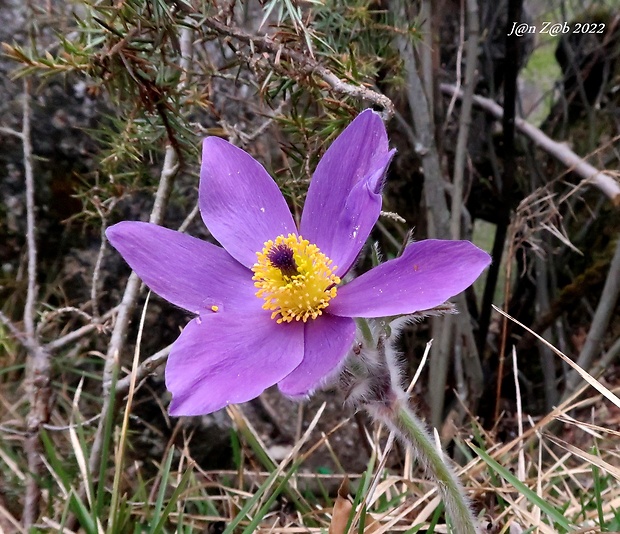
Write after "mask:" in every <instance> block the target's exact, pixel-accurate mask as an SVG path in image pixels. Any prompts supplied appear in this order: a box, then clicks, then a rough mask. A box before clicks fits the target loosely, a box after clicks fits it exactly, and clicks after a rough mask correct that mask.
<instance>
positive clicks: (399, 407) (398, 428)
mask: <svg viewBox="0 0 620 534" xmlns="http://www.w3.org/2000/svg"><path fill="white" fill-rule="evenodd" d="M404 324H406V322H398V321H392V322H391V323H390V324H389V325H388V322H387V321H386V320H383V321H381V320H380V321H376V322H373V323H372V324H369V323H368V322H367V321H366V320H364V319H358V320H357V326H358V340H357V342H356V345H355V346H354V348H353V350H352V353H351V357H350V359H349V362H348V365H347V366H346V368H345V369H344V370H343V372H342V373H341V376H340V385H341V386H342V387H343V389H344V390H345V392H346V398H347V400H348V401H349V402H350V403H352V404H353V405H354V406H357V407H363V408H365V409H366V411H367V412H368V413H369V415H370V416H371V417H372V418H373V419H375V420H376V421H377V422H380V423H383V424H384V425H385V426H387V427H388V428H389V429H390V430H391V431H392V432H394V433H395V434H396V435H397V436H398V437H399V438H400V439H401V440H402V441H403V443H404V444H405V445H407V446H410V447H411V448H412V450H413V452H414V454H415V455H416V457H417V459H418V461H419V462H420V464H421V465H422V467H423V468H424V471H425V472H426V474H427V476H428V477H429V478H430V479H431V480H433V481H434V482H436V483H437V486H438V487H439V491H440V493H441V496H442V498H443V502H444V505H445V508H446V513H447V515H448V517H449V518H450V520H451V522H452V532H454V533H455V534H477V532H478V530H477V528H476V520H475V518H474V516H473V514H472V512H471V508H470V506H469V503H468V500H467V497H466V496H465V493H464V490H463V487H462V486H461V484H460V482H459V480H458V478H457V477H456V475H455V474H454V472H453V471H452V469H451V468H450V466H449V465H448V464H447V463H446V462H445V461H444V459H443V455H442V453H441V450H439V449H438V448H437V447H436V446H435V444H434V442H433V440H432V438H431V437H430V435H429V433H428V431H427V430H426V425H425V424H424V422H423V421H422V420H421V419H420V418H419V417H418V416H417V415H416V414H415V413H414V412H413V410H411V408H409V405H408V397H407V393H406V392H405V391H404V390H403V389H402V388H401V387H400V383H401V378H402V371H401V369H400V365H399V364H398V359H397V357H396V356H395V354H394V351H393V349H392V347H391V344H390V343H389V341H388V336H389V334H392V335H394V336H395V337H396V336H397V335H398V330H399V328H400V327H402V325H404Z"/></svg>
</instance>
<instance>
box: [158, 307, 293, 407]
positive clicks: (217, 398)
mask: <svg viewBox="0 0 620 534" xmlns="http://www.w3.org/2000/svg"><path fill="white" fill-rule="evenodd" d="M303 344H304V339H303V324H302V323H298V322H293V323H287V324H277V323H276V321H274V320H272V319H271V318H270V314H269V313H256V314H251V315H242V316H236V315H231V314H219V313H214V314H212V315H207V316H206V317H205V318H204V319H202V320H201V319H200V318H196V319H194V320H193V321H191V322H190V323H189V324H188V325H187V326H186V327H185V329H184V330H183V332H182V333H181V336H180V337H179V339H177V340H176V341H175V343H174V345H173V347H172V350H171V352H170V356H169V357H168V363H167V366H166V387H167V388H168V390H169V391H170V392H171V393H172V402H171V404H170V408H169V411H170V415H175V416H180V415H202V414H207V413H211V412H214V411H216V410H219V409H220V408H223V407H224V406H227V405H228V404H234V403H239V402H246V401H248V400H251V399H253V398H255V397H257V396H258V395H260V394H261V393H262V392H263V391H264V390H265V389H267V388H268V387H269V386H272V385H273V384H275V383H277V382H278V381H279V380H281V379H282V378H284V377H285V376H286V375H287V374H289V373H290V372H291V371H292V370H293V369H295V367H297V366H298V365H299V363H300V362H301V360H302V357H303V349H304V345H303Z"/></svg>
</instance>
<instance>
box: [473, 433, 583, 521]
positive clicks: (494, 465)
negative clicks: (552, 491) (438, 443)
mask: <svg viewBox="0 0 620 534" xmlns="http://www.w3.org/2000/svg"><path fill="white" fill-rule="evenodd" d="M469 446H470V447H471V448H472V449H473V450H474V451H475V452H476V454H477V455H478V456H479V457H480V458H482V459H483V460H484V462H485V463H486V464H487V465H488V466H489V467H490V468H491V469H493V471H495V472H496V473H497V474H498V475H500V476H501V477H502V478H503V479H504V480H506V481H507V482H508V483H510V484H512V485H513V486H514V487H515V488H516V489H517V490H518V491H519V493H521V494H522V495H524V496H525V498H526V499H527V500H528V501H530V502H531V503H532V504H534V505H535V506H538V508H540V509H541V510H542V511H543V512H544V513H545V514H547V515H548V516H549V517H550V518H551V519H553V521H555V522H556V523H557V524H558V525H560V526H561V527H562V528H564V529H565V530H567V531H570V530H571V529H572V528H573V527H572V525H571V524H570V522H569V521H568V520H567V519H566V518H565V517H564V514H563V513H562V512H560V511H559V510H558V509H556V508H555V507H554V506H552V505H551V504H549V503H548V502H547V501H545V499H543V498H542V497H539V496H538V494H537V493H536V492H534V491H532V490H531V489H530V488H528V487H527V486H526V485H525V484H524V483H523V482H521V481H520V480H519V479H518V478H517V477H516V476H514V475H513V474H512V473H511V472H510V471H509V470H508V469H506V468H505V467H504V466H502V465H500V464H499V463H498V462H497V461H495V460H494V459H493V458H491V456H490V455H489V454H487V453H486V452H485V451H483V450H482V449H480V448H478V447H476V446H475V445H473V444H470V445H469Z"/></svg>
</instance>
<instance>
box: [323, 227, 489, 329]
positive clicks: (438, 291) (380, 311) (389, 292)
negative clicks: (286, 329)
mask: <svg viewBox="0 0 620 534" xmlns="http://www.w3.org/2000/svg"><path fill="white" fill-rule="evenodd" d="M490 263H491V257H490V256H489V255H488V254H487V253H486V252H484V251H482V250H480V249H479V248H478V247H476V246H475V245H473V244H472V243H470V242H469V241H440V240H436V239H428V240H426V241H420V242H418V243H412V244H411V245H409V246H408V247H407V248H406V249H405V252H404V253H403V255H402V256H400V257H399V258H396V259H393V260H390V261H388V262H386V263H383V264H381V265H379V266H378V267H375V268H374V269H372V270H371V271H368V272H367V273H364V274H363V275H362V276H360V277H358V278H356V279H355V280H353V281H352V282H350V283H348V284H346V285H345V286H342V287H340V288H338V295H337V296H336V298H334V299H333V300H332V301H331V302H330V303H329V312H330V313H331V314H334V315H340V316H342V317H388V316H391V315H401V314H407V313H413V312H416V311H421V310H428V309H430V308H433V307H435V306H438V305H439V304H443V303H444V302H445V301H446V300H448V299H449V298H451V297H453V296H454V295H457V294H458V293H460V292H461V291H463V290H464V289H466V288H467V287H469V286H470V285H471V284H473V283H474V281H475V280H476V278H478V276H479V275H480V273H481V272H482V271H483V270H484V269H485V268H486V267H487V266H488V265H489V264H490Z"/></svg>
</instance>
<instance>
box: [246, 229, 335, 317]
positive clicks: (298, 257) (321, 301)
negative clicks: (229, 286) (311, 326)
mask: <svg viewBox="0 0 620 534" xmlns="http://www.w3.org/2000/svg"><path fill="white" fill-rule="evenodd" d="M282 249H289V250H290V251H292V256H293V260H294V265H295V272H294V273H293V274H291V272H290V271H288V274H286V273H284V272H283V271H282V270H281V269H280V268H278V267H277V266H276V265H273V264H272V262H271V260H270V257H273V256H272V252H273V251H274V250H282ZM256 256H257V262H256V263H255V264H254V266H253V267H252V271H253V272H254V276H253V277H252V280H254V286H255V287H256V288H257V289H258V291H256V296H257V297H258V298H262V299H264V301H265V302H264V303H263V309H265V310H269V311H271V312H272V313H271V318H272V319H275V320H276V322H277V323H278V324H280V323H283V322H286V323H290V322H291V321H293V320H295V321H303V322H306V321H308V319H316V318H317V317H318V316H319V315H322V314H323V310H324V309H325V308H327V306H329V301H330V300H331V299H333V298H334V297H335V296H336V293H337V287H336V286H337V285H338V284H339V283H340V278H339V277H338V276H336V275H335V274H334V272H335V271H336V269H337V267H331V264H332V260H330V259H329V258H328V257H327V256H326V255H325V254H323V253H322V252H321V251H320V250H319V247H317V246H316V245H314V244H312V243H310V242H309V241H308V240H306V239H303V238H302V237H301V236H297V235H295V234H289V235H288V236H286V237H285V236H283V235H280V236H278V237H276V239H275V240H269V241H266V242H265V246H264V248H263V250H262V251H260V252H257V253H256Z"/></svg>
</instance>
